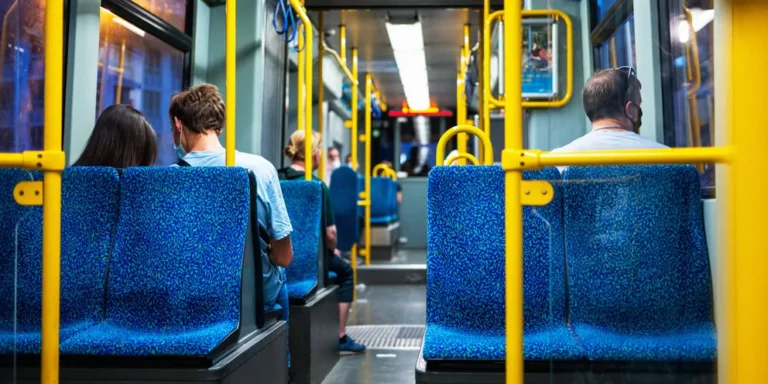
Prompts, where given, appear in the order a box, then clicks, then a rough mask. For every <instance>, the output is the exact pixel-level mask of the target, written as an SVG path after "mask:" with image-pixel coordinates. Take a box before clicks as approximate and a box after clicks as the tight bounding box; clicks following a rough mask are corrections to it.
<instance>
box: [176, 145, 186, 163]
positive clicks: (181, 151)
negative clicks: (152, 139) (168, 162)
mask: <svg viewBox="0 0 768 384" xmlns="http://www.w3.org/2000/svg"><path fill="white" fill-rule="evenodd" d="M173 149H175V150H176V157H178V158H179V160H181V159H183V158H184V156H186V155H187V152H186V151H184V147H182V146H181V144H174V145H173Z"/></svg>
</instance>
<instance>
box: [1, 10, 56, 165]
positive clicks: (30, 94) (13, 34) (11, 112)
mask: <svg viewBox="0 0 768 384" xmlns="http://www.w3.org/2000/svg"><path fill="white" fill-rule="evenodd" d="M0 17H2V19H1V20H2V32H1V33H0V68H2V82H0V152H21V151H26V150H36V149H43V88H44V86H43V85H44V80H45V40H44V34H43V25H44V24H45V1H44V0H25V1H18V0H16V1H14V0H0Z"/></svg>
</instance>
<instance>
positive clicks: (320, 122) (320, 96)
mask: <svg viewBox="0 0 768 384" xmlns="http://www.w3.org/2000/svg"><path fill="white" fill-rule="evenodd" d="M323 24H324V20H323V11H319V12H318V13H317V30H318V31H319V36H318V38H317V54H318V55H319V56H320V57H319V58H320V60H318V61H317V132H318V133H319V134H320V137H323V134H324V131H325V116H324V115H325V114H324V113H323V103H325V82H324V81H323V59H324V58H325V49H324V48H323V39H324V37H323V28H324V27H323ZM326 152H327V151H323V153H322V154H321V155H320V165H319V166H318V167H317V177H319V178H320V180H325V167H326Z"/></svg>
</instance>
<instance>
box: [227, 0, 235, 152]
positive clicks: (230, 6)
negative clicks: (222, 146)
mask: <svg viewBox="0 0 768 384" xmlns="http://www.w3.org/2000/svg"><path fill="white" fill-rule="evenodd" d="M226 13H227V26H226V28H227V36H226V40H227V42H226V45H227V46H226V56H227V57H226V61H227V63H226V68H227V69H226V71H227V74H226V77H227V80H226V84H227V109H226V115H227V116H226V119H227V136H226V144H227V157H226V164H227V166H228V167H231V166H234V165H235V129H236V128H235V127H236V125H235V116H236V113H235V112H236V110H235V106H236V98H237V88H236V87H237V0H227V8H226Z"/></svg>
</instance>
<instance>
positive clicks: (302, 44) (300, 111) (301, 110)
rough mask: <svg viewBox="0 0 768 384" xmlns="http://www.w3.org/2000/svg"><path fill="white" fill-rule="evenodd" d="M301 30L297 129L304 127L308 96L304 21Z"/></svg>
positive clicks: (298, 59) (299, 34) (297, 63)
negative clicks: (305, 91) (306, 89)
mask: <svg viewBox="0 0 768 384" xmlns="http://www.w3.org/2000/svg"><path fill="white" fill-rule="evenodd" d="M300 26H301V27H300V30H299V32H298V33H297V34H296V47H297V48H298V52H297V53H296V66H297V67H298V69H297V71H296V130H297V131H298V130H302V129H304V103H305V102H306V98H305V97H304V89H305V88H304V83H305V82H304V75H305V72H304V64H305V61H304V53H305V51H306V49H305V48H306V44H305V41H304V31H303V29H305V28H306V27H307V26H306V25H304V23H302V24H300Z"/></svg>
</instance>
